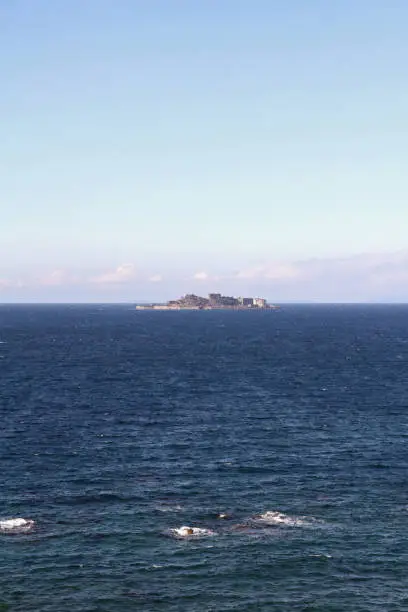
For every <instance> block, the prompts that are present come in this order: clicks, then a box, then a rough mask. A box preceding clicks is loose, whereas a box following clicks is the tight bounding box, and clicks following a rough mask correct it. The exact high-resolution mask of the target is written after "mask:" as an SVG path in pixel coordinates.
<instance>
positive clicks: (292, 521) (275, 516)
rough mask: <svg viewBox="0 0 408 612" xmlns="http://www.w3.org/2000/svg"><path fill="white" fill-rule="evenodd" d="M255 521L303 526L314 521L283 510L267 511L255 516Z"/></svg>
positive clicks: (314, 521)
mask: <svg viewBox="0 0 408 612" xmlns="http://www.w3.org/2000/svg"><path fill="white" fill-rule="evenodd" d="M255 520H256V521H257V522H261V523H266V524H267V525H286V526H287V527H305V526H310V525H312V524H313V523H316V520H315V519H310V518H307V517H304V516H302V517H297V516H288V515H287V514H284V513H283V512H277V511H268V512H264V514H260V515H259V516H257V517H255Z"/></svg>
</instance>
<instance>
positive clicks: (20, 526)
mask: <svg viewBox="0 0 408 612" xmlns="http://www.w3.org/2000/svg"><path fill="white" fill-rule="evenodd" d="M34 525H35V523H34V521H32V520H31V519H24V518H12V519H6V520H2V521H0V532H5V533H18V532H24V531H30V529H32V528H33V527H34Z"/></svg>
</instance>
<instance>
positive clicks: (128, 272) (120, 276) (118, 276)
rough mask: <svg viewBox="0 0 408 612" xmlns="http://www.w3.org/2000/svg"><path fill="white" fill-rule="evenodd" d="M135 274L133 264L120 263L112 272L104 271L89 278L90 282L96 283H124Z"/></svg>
mask: <svg viewBox="0 0 408 612" xmlns="http://www.w3.org/2000/svg"><path fill="white" fill-rule="evenodd" d="M135 275H136V270H135V266H134V265H133V264H122V265H120V266H118V267H117V268H116V270H113V271H112V272H105V273H103V274H99V275H98V276H94V277H93V278H91V282H92V283H94V284H97V285H110V284H116V283H126V282H128V281H130V280H132V279H133V278H134V277H135Z"/></svg>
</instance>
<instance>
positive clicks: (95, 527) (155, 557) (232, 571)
mask: <svg viewBox="0 0 408 612" xmlns="http://www.w3.org/2000/svg"><path fill="white" fill-rule="evenodd" d="M0 342H1V344H0V470H1V480H0V520H3V521H4V520H6V519H10V518H15V517H23V518H26V519H32V520H34V521H35V526H34V528H33V529H31V530H29V531H27V532H16V533H14V532H13V530H11V531H5V530H3V531H0V602H1V603H0V610H10V611H13V612H66V611H75V612H85V611H87V612H91V611H95V612H96V611H98V612H104V611H106V612H116V611H118V612H122V611H128V610H129V611H130V610H146V611H152V612H156V611H157V612H159V611H169V612H170V611H180V612H182V611H188V612H205V611H210V610H214V611H217V612H223V611H237V612H238V611H242V612H244V611H245V612H246V611H257V612H258V611H259V612H262V611H268V612H269V611H276V612H289V611H290V612H296V611H321V612H334V611H336V612H345V611H350V612H363V611H370V612H372V611H378V612H385V611H387V612H388V611H389V612H391V611H400V610H408V540H407V534H408V531H407V525H408V470H407V468H408V448H407V442H408V367H407V366H408V307H406V306H296V307H294V306H292V307H290V306H288V307H285V308H283V309H282V310H281V311H280V312H253V313H251V312H136V311H134V310H133V308H131V307H129V306H120V307H119V306H87V307H84V306H4V305H3V306H2V307H0ZM220 513H226V514H227V517H226V518H218V515H219V514H220ZM277 513H280V514H277ZM0 525H1V523H0ZM184 525H186V526H191V527H195V528H200V529H203V530H208V531H204V532H199V534H198V535H193V536H187V537H182V536H181V535H178V534H177V531H173V530H177V529H178V528H180V527H181V526H184Z"/></svg>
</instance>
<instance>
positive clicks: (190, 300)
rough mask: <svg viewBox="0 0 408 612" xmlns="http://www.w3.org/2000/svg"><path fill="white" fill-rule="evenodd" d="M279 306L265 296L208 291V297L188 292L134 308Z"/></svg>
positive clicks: (266, 307) (225, 308)
mask: <svg viewBox="0 0 408 612" xmlns="http://www.w3.org/2000/svg"><path fill="white" fill-rule="evenodd" d="M278 308H279V306H275V305H273V304H268V302H267V301H266V299H265V298H259V297H231V296H226V295H221V293H210V294H209V295H208V298H205V297H201V296H199V295H195V294H194V293H188V294H186V295H185V296H183V297H181V298H179V299H178V300H170V301H169V302H167V303H166V304H143V305H137V306H136V310H277V309H278Z"/></svg>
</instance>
